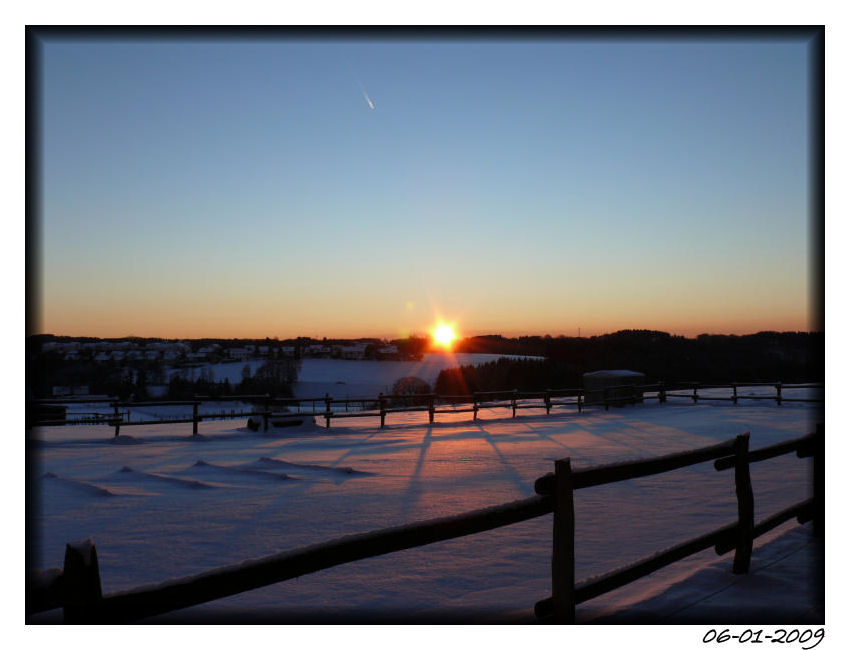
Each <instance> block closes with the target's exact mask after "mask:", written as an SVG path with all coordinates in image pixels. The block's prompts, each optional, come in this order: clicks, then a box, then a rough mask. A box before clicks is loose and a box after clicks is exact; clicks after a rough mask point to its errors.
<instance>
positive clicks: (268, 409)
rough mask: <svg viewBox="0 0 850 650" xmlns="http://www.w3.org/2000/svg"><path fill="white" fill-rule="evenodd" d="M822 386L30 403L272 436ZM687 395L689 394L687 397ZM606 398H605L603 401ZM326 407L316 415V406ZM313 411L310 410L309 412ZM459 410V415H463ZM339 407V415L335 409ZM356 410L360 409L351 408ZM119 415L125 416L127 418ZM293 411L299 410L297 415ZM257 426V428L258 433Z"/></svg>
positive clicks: (778, 396) (123, 422)
mask: <svg viewBox="0 0 850 650" xmlns="http://www.w3.org/2000/svg"><path fill="white" fill-rule="evenodd" d="M765 386H770V387H772V388H773V389H774V391H775V392H774V394H772V395H746V394H741V393H740V392H739V390H740V389H744V388H756V387H759V388H763V387H765ZM822 387H823V384H819V383H802V384H783V383H782V382H758V383H753V382H750V383H737V382H732V383H729V384H706V383H700V382H677V383H671V384H665V383H664V382H657V383H654V384H624V385H618V386H608V387H605V388H600V389H592V390H588V389H584V388H554V389H546V390H543V391H519V390H516V389H514V390H503V391H475V392H472V393H471V394H469V395H437V394H435V393H427V394H418V395H416V394H414V395H396V394H389V395H384V394H383V393H380V394H379V395H378V396H377V397H345V398H334V397H333V396H331V395H330V394H329V393H326V394H325V395H324V397H275V398H273V397H270V396H269V395H230V396H223V397H209V396H207V397H203V396H198V397H196V398H195V399H192V400H173V401H169V400H165V401H142V402H134V401H121V400H117V399H116V398H98V399H92V400H84V399H77V400H61V399H41V400H32V401H31V402H32V404H33V406H34V407H35V408H38V407H50V406H58V405H69V404H80V403H83V404H94V403H107V404H109V406H110V407H112V409H113V413H111V414H86V415H89V416H90V417H87V418H79V419H73V420H69V419H68V418H67V417H63V418H62V419H59V418H51V417H47V418H33V419H32V420H33V421H32V422H31V424H30V426H51V425H64V424H106V425H109V426H112V427H114V429H115V436H118V435H119V432H120V429H121V427H127V426H144V425H153V424H163V423H171V424H180V423H187V424H188V423H191V424H192V434H193V435H197V434H198V424H199V423H200V422H202V421H203V420H221V419H234V418H243V417H248V418H254V417H256V418H260V419H261V421H262V426H263V430H264V431H267V430H268V428H269V423H270V422H271V423H275V422H277V423H279V424H283V425H286V423H287V422H289V424H294V423H295V422H294V420H295V419H296V418H299V417H303V416H304V415H314V416H320V417H323V418H324V419H325V426H326V427H328V428H329V427H330V426H331V420H332V419H337V418H354V417H376V418H380V422H381V428H384V427H385V425H386V418H387V415H389V414H392V413H410V412H427V413H428V422H429V423H433V422H434V421H435V417H436V415H437V414H445V413H453V414H454V413H472V419H473V420H477V419H478V412H479V411H480V410H481V409H484V408H507V409H510V410H511V417H514V418H515V417H516V416H517V411H518V410H522V409H545V410H546V414H547V415H548V414H550V413H551V411H552V409H553V408H557V407H571V406H574V407H576V408H577V410H578V412H582V410H583V409H584V408H586V407H587V406H602V407H603V408H604V409H605V410H608V409H609V408H610V407H611V406H619V405H623V404H635V403H639V402H644V401H646V400H653V399H657V400H658V403H659V404H664V403H666V402H667V401H668V400H669V399H687V400H691V401H692V402H693V403H694V404H696V403H698V402H700V401H724V402H731V403H733V404H737V403H738V402H739V401H740V400H770V401H775V402H776V404H777V406H781V405H782V404H783V402H813V403H820V402H823V401H824V400H823V398H801V397H788V396H787V395H783V393H782V391H783V389H784V390H790V389H802V388H822ZM723 388H728V389H730V391H731V393H730V395H729V396H728V397H725V396H717V395H705V394H702V395H700V394H699V391H700V390H716V389H723ZM683 391H685V392H683ZM600 393H601V394H600ZM222 401H234V402H236V401H246V402H255V403H260V404H262V408H261V409H259V410H257V409H252V410H248V411H245V410H239V411H237V410H235V409H231V410H230V412H226V411H224V410H222V411H220V412H210V413H200V412H199V407H200V405H201V404H205V403H210V402H222ZM317 404H318V405H320V407H321V406H323V407H324V408H319V409H318V410H317V408H316V406H317ZM304 405H308V406H309V407H310V408H309V409H307V408H305V406H304ZM147 406H192V416H191V417H188V416H175V417H173V418H167V417H166V418H158V419H152V420H137V421H132V420H130V417H129V409H130V408H134V407H147ZM458 406H460V407H461V408H458ZM335 407H336V408H335ZM352 407H355V408H352ZM121 409H125V410H124V411H122V410H121ZM293 409H294V410H293ZM259 422H260V420H258V421H257V424H258V426H259Z"/></svg>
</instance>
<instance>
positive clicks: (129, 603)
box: [27, 424, 824, 623]
mask: <svg viewBox="0 0 850 650" xmlns="http://www.w3.org/2000/svg"><path fill="white" fill-rule="evenodd" d="M790 452H796V455H797V457H799V458H807V457H812V458H813V490H812V497H811V498H810V499H807V500H805V501H802V502H800V503H797V504H795V505H794V506H791V507H790V508H786V509H784V510H782V511H780V512H778V513H775V514H773V515H771V516H769V517H767V518H766V519H764V520H762V521H760V522H758V523H756V522H755V521H754V496H753V490H752V484H751V482H750V469H749V467H750V463H754V462H760V461H763V460H767V459H769V458H774V457H776V456H780V455H783V454H787V453H790ZM823 459H824V433H823V425H822V424H820V425H818V428H817V431H816V433H813V434H809V435H807V436H803V437H800V438H796V439H794V440H789V441H787V442H782V443H779V444H775V445H771V446H769V447H763V448H761V449H758V450H755V451H749V433H745V434H742V435H739V436H737V437H736V438H733V439H730V440H727V441H726V442H723V443H720V444H716V445H712V446H709V447H703V448H700V449H696V450H692V451H686V452H680V453H676V454H670V455H666V456H660V457H656V458H649V459H644V460H637V461H631V462H622V463H613V464H608V465H601V466H597V467H590V468H586V469H579V470H573V469H572V467H571V465H570V459H569V458H565V459H562V460H558V461H556V462H555V472H554V473H553V474H546V475H545V476H542V477H540V478H539V479H538V480H537V481H536V483H535V492H537V495H536V496H533V497H529V498H526V499H522V500H519V501H513V502H510V503H505V504H501V505H497V506H492V507H489V508H483V509H479V510H473V511H471V512H466V513H463V514H459V515H454V516H450V517H441V518H436V519H429V520H426V521H420V522H416V523H411V524H406V525H402V526H396V527H393V528H385V529H382V530H376V531H372V532H368V533H362V534H356V535H347V536H344V537H340V538H337V539H334V540H331V541H327V542H322V543H319V544H313V545H310V546H305V547H302V548H298V549H295V550H292V551H286V552H283V553H277V554H274V555H269V556H266V557H263V558H259V559H254V560H247V561H245V562H241V563H239V564H233V565H229V566H225V567H220V568H217V569H213V570H211V571H207V572H204V573H200V574H196V575H191V576H187V577H183V578H178V579H173V580H168V581H166V582H163V583H160V584H157V585H153V586H145V587H141V588H137V589H132V590H128V591H124V592H120V593H115V594H109V595H106V596H104V595H103V594H102V592H101V581H100V572H99V569H98V562H97V552H96V550H95V546H94V542H93V540H91V539H87V540H84V541H82V542H76V543H69V544H68V545H67V546H66V551H65V564H64V569H58V568H54V569H49V570H47V571H43V572H40V573H38V574H37V575H35V576H30V577H29V579H28V585H27V614H28V615H29V614H33V613H37V612H41V611H47V610H50V609H56V608H59V607H61V608H63V615H64V620H65V622H68V623H72V622H73V623H122V622H129V621H136V620H139V619H143V618H147V617H150V616H155V615H158V614H164V613H167V612H171V611H175V610H180V609H183V608H186V607H191V606H194V605H199V604H202V603H206V602H209V601H212V600H217V599H219V598H224V597H228V596H233V595H236V594H239V593H242V592H245V591H249V590H252V589H257V588H259V587H264V586H268V585H271V584H274V583H277V582H282V581H285V580H289V579H292V578H296V577H298V576H302V575H306V574H309V573H314V572H316V571H321V570H323V569H327V568H330V567H333V566H337V565H340V564H345V563H348V562H354V561H357V560H361V559H365V558H370V557H377V556H379V555H384V554H387V553H393V552H396V551H401V550H404V549H409V548H414V547H418V546H425V545H427V544H433V543H435V542H440V541H444V540H448V539H454V538H457V537H463V536H465V535H472V534H475V533H480V532H483V531H486V530H491V529H494V528H500V527H502V526H508V525H511V524H514V523H518V522H521V521H525V520H528V519H533V518H536V517H540V516H542V515H546V514H548V513H550V512H551V513H554V517H553V527H552V564H551V576H552V596H551V597H549V598H545V599H543V600H541V601H539V602H538V603H537V604H536V605H535V606H534V611H535V614H536V615H537V616H538V617H540V618H552V619H554V620H555V621H556V622H564V623H572V622H574V621H575V608H576V605H577V604H579V603H582V602H585V601H587V600H590V599H592V598H595V597H597V596H600V595H602V594H604V593H607V592H609V591H612V590H614V589H617V588H619V587H622V586H624V585H626V584H629V583H631V582H634V581H635V580H637V579H639V578H641V577H644V576H646V575H648V574H650V573H652V572H654V571H656V570H658V569H660V568H662V567H664V566H667V565H669V564H672V563H674V562H677V561H679V560H681V559H684V558H686V557H688V556H690V555H693V554H695V553H698V552H700V551H702V550H704V549H707V548H709V547H711V546H714V549H715V552H716V553H717V554H718V555H724V554H726V553H728V552H729V551H731V550H733V549H734V551H735V555H734V560H733V564H732V570H733V572H734V573H747V572H748V571H749V565H750V557H751V555H752V548H753V540H754V539H755V538H757V537H759V536H760V535H763V534H764V533H766V532H767V531H769V530H771V529H773V528H775V527H776V526H778V525H780V524H782V523H783V522H785V521H788V520H789V519H792V518H794V517H796V518H797V521H798V522H799V523H805V522H807V521H813V532H814V534H815V535H817V536H819V537H822V535H823V518H824V482H823ZM709 460H714V461H715V462H714V467H715V469H716V470H717V471H724V470H726V469H732V468H734V470H735V472H734V480H735V492H736V495H737V501H738V519H737V521H736V522H734V523H731V524H728V525H726V526H723V527H721V528H718V529H717V530H714V531H712V532H709V533H706V534H704V535H701V536H699V537H696V538H694V539H691V540H689V541H686V542H683V543H681V544H678V545H677V546H674V547H672V548H669V549H666V550H663V551H661V552H659V553H656V554H655V555H653V556H651V557H649V558H646V559H643V560H640V561H638V562H636V563H634V564H631V565H629V566H627V567H625V568H621V569H617V570H615V571H612V572H610V573H608V574H606V575H604V576H602V577H598V578H593V579H590V580H588V581H585V582H583V583H581V584H578V585H577V584H575V515H574V508H573V503H574V493H575V491H576V490H580V489H585V488H589V487H594V486H598V485H604V484H608V483H616V482H619V481H625V480H630V479H634V478H639V477H643V476H650V475H653V474H659V473H663V472H669V471H672V470H675V469H680V468H683V467H688V466H691V465H696V464H699V463H703V462H707V461H709Z"/></svg>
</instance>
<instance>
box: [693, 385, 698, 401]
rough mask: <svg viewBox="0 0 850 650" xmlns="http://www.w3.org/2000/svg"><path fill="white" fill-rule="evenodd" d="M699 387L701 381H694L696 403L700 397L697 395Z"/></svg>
mask: <svg viewBox="0 0 850 650" xmlns="http://www.w3.org/2000/svg"><path fill="white" fill-rule="evenodd" d="M697 388H699V382H694V394H693V400H694V404H696V403H697V400H698V399H699V395H697Z"/></svg>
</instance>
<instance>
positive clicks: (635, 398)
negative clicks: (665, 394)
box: [582, 370, 646, 405]
mask: <svg viewBox="0 0 850 650" xmlns="http://www.w3.org/2000/svg"><path fill="white" fill-rule="evenodd" d="M582 382H583V384H584V403H585V404H604V403H605V398H606V397H607V399H608V402H609V404H615V405H619V404H634V403H635V402H640V401H643V388H642V387H641V386H643V384H645V383H646V375H644V374H643V373H642V372H634V371H633V370H597V371H596V372H586V373H584V374H583V375H582Z"/></svg>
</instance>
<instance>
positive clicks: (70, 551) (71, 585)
mask: <svg viewBox="0 0 850 650" xmlns="http://www.w3.org/2000/svg"><path fill="white" fill-rule="evenodd" d="M63 581H64V591H65V594H64V603H63V617H64V619H65V622H66V623H96V622H98V618H99V614H100V607H101V599H102V596H103V594H102V592H101V587H100V569H99V568H98V564H97V551H96V550H95V547H94V541H93V540H92V539H91V538H89V539H85V540H82V541H80V542H70V543H69V544H66V546H65V566H64V568H63Z"/></svg>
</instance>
